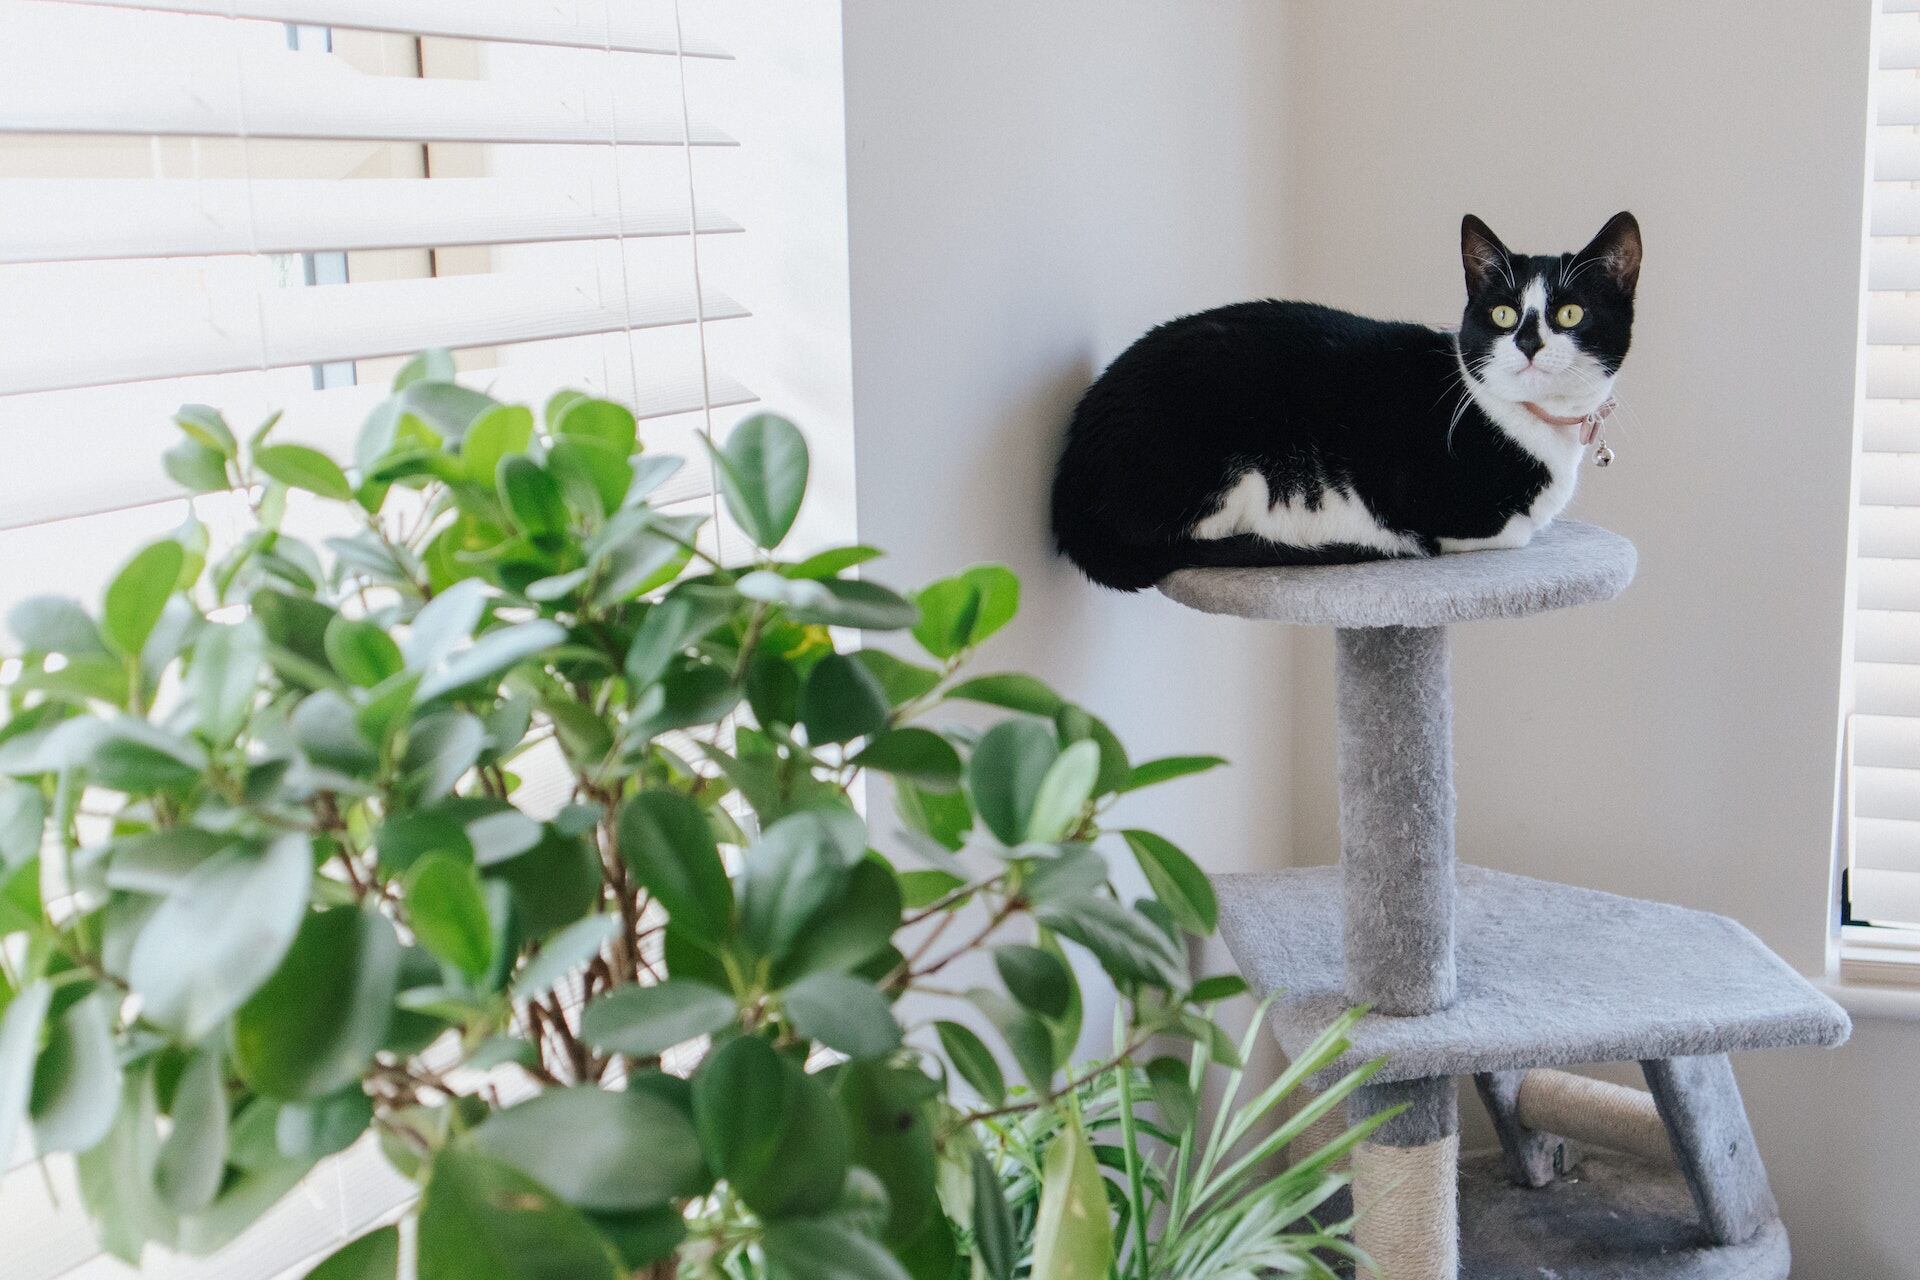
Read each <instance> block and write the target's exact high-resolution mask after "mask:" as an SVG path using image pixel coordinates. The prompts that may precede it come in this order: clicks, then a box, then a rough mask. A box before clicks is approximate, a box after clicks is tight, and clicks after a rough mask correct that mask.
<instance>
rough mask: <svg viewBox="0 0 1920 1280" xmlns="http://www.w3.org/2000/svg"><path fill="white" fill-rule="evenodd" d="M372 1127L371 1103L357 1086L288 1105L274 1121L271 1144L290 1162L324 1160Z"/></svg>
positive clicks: (344, 1148) (281, 1109) (348, 1145)
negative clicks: (309, 1100)
mask: <svg viewBox="0 0 1920 1280" xmlns="http://www.w3.org/2000/svg"><path fill="white" fill-rule="evenodd" d="M372 1123H373V1100H372V1099H371V1098H369V1097H367V1095H366V1092H365V1090H363V1089H361V1087H360V1086H359V1085H358V1084H353V1085H349V1086H347V1087H346V1088H344V1089H339V1090H336V1091H335V1092H333V1093H330V1094H328V1095H327V1096H326V1097H324V1098H315V1099H314V1100H313V1101H311V1102H289V1103H287V1104H286V1105H285V1106H283V1107H281V1108H280V1112H279V1114H278V1115H277V1116H275V1117H274V1124H273V1143H274V1148H275V1150H277V1151H278V1152H279V1153H280V1154H281V1155H283V1156H285V1157H287V1158H288V1159H290V1160H301V1161H312V1160H323V1159H325V1158H326V1157H328V1156H330V1155H337V1154H338V1153H339V1152H342V1151H345V1150H346V1149H347V1148H348V1147H350V1146H352V1145H353V1144H354V1143H355V1142H357V1141H359V1139H360V1135H361V1134H363V1133H365V1132H366V1131H367V1127H368V1126H369V1125H371V1124H372Z"/></svg>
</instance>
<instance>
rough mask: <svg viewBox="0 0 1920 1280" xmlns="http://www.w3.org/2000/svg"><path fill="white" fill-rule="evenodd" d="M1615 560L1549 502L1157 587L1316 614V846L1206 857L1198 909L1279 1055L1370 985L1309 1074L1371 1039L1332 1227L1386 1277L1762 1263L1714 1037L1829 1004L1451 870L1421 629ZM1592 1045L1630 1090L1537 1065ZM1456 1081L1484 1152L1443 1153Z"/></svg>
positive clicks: (1500, 612) (1450, 811) (1449, 1141)
mask: <svg viewBox="0 0 1920 1280" xmlns="http://www.w3.org/2000/svg"><path fill="white" fill-rule="evenodd" d="M1634 563H1635V555H1634V550H1633V545H1632V544H1631V543H1629V542H1628V541H1627V540H1626V539H1624V538H1621V537H1619V536H1617V535H1615V534H1612V533H1609V532H1607V531H1606V530H1604V529H1599V528H1595V527H1594V526H1592V525H1585V524H1578V523H1573V522H1567V521H1563V522H1560V523H1558V524H1555V525H1553V526H1552V527H1550V528H1549V529H1547V530H1546V531H1545V532H1544V533H1542V534H1540V535H1539V536H1538V537H1536V538H1535V539H1534V541H1533V542H1532V544H1531V545H1529V546H1527V547H1524V548H1519V549H1515V550H1506V551H1480V552H1473V553H1470V554H1464V555H1451V556H1442V557H1438V558H1436V559H1431V560H1396V561H1380V562H1375V563H1367V564H1356V565H1340V566H1318V567H1304V568H1286V569H1189V570H1184V571H1182V572H1179V573H1175V574H1173V575H1172V576H1170V577H1168V578H1167V579H1166V580H1165V581H1164V582H1162V583H1161V584H1160V590H1161V591H1162V592H1163V593H1165V594H1166V595H1167V596H1169V597H1171V598H1172V599H1174V600H1177V601H1179V602H1180V603H1181V604H1184V605H1188V606H1190V607H1192V608H1195V609H1200V610H1203V611H1205V612H1208V613H1219V614H1232V615H1235V616H1238V617H1243V618H1253V619H1261V620H1266V621H1277V622H1287V623H1294V624H1298V625H1305V626H1331V627H1333V628H1335V645H1336V665H1335V679H1336V684H1337V710H1338V721H1339V746H1338V757H1339V780H1340V865H1339V866H1338V867H1314V868H1308V869H1302V870H1292V871H1281V872H1273V873H1261V874H1254V875H1236V876H1226V877H1222V878H1221V880H1220V886H1219V887H1220V895H1219V896H1220V902H1221V915H1220V927H1221V932H1222V934H1223V935H1224V937H1225V938H1226V941H1227V945H1228V947H1229V949H1230V950H1231V951H1232V952H1233V955H1234V958H1235V960H1236V961H1237V962H1238V963H1239V965H1240V969H1241V971H1242V973H1243V974H1244V975H1245V976H1246V978H1247V980H1248V982H1249V983H1250V984H1251V985H1252V986H1253V987H1254V988H1256V989H1257V990H1258V991H1260V992H1261V993H1263V994H1264V993H1267V992H1273V991H1278V992H1280V993H1281V994H1280V995H1279V997H1278V999H1277V1000H1276V1002H1275V1004H1274V1007H1273V1013H1272V1022H1273V1031H1274V1034H1275V1037H1276V1038H1277V1039H1278V1040H1279V1042H1280V1045H1281V1048H1282V1049H1283V1050H1284V1051H1285V1052H1286V1053H1287V1054H1288V1055H1289V1056H1292V1055H1295V1054H1298V1053H1299V1052H1300V1051H1301V1050H1303V1049H1304V1048H1305V1047H1306V1046H1307V1045H1308V1043H1310V1042H1311V1041H1312V1039H1313V1038H1314V1036H1315V1035H1316V1034H1317V1033H1319V1032H1320V1031H1321V1030H1323V1029H1324V1028H1325V1027H1326V1026H1327V1024H1328V1023H1330V1022H1331V1021H1332V1020H1333V1019H1334V1018H1335V1017H1336V1016H1337V1015H1338V1014H1340V1013H1341V1012H1342V1011H1343V1010H1345V1009H1346V1008H1347V1007H1348V1005H1350V1004H1365V1005H1369V1006H1371V1009H1372V1012H1371V1013H1369V1014H1368V1015H1367V1016H1366V1017H1365V1018H1364V1019H1362V1020H1361V1022H1360V1023H1359V1025H1358V1026H1357V1028H1356V1029H1355V1031H1354V1033H1353V1036H1352V1039H1353V1048H1352V1049H1351V1051H1349V1052H1348V1053H1347V1054H1346V1055H1344V1056H1343V1057H1342V1058H1341V1059H1340V1061H1338V1062H1336V1063H1334V1064H1333V1065H1332V1066H1331V1067H1329V1068H1328V1069H1327V1070H1326V1071H1324V1072H1322V1073H1321V1075H1320V1076H1319V1077H1318V1078H1317V1080H1316V1083H1317V1084H1320V1085H1324V1084H1326V1083H1329V1082H1331V1081H1332V1080H1333V1079H1336V1078H1337V1077H1338V1076H1339V1075H1340V1074H1342V1073H1344V1072H1345V1071H1347V1070H1349V1069H1351V1068H1352V1067H1354V1066H1357V1065H1359V1064H1360V1063H1362V1062H1366V1061H1369V1060H1371V1059H1373V1058H1384V1059H1385V1066H1384V1067H1383V1068H1382V1069H1381V1071H1380V1072H1379V1074H1378V1075H1376V1076H1374V1077H1373V1080H1372V1082H1371V1083H1370V1084H1368V1085H1367V1086H1365V1087H1364V1088H1363V1089H1361V1090H1360V1091H1359V1092H1358V1093H1356V1094H1355V1095H1353V1098H1352V1100H1351V1102H1350V1104H1349V1113H1350V1115H1351V1116H1353V1117H1354V1118H1358V1117H1360V1116H1364V1115H1372V1114H1375V1113H1377V1112H1379V1111H1381V1110H1383V1109H1385V1108H1386V1107H1388V1106H1390V1105H1394V1104H1399V1103H1405V1104H1406V1110H1405V1111H1403V1112H1402V1113H1400V1114H1399V1115H1398V1116H1396V1117H1395V1118H1394V1119H1393V1120H1391V1121H1389V1122H1388V1123H1387V1124H1386V1125H1384V1126H1383V1127H1381V1128H1380V1129H1379V1130H1377V1131H1376V1132H1375V1133H1374V1134H1373V1135H1372V1137H1371V1139H1370V1140H1369V1141H1367V1142H1365V1143H1363V1144H1362V1145H1361V1146H1360V1147H1359V1149H1358V1150H1356V1151H1355V1153H1354V1160H1353V1176H1354V1186H1353V1193H1354V1202H1355V1206H1356V1208H1357V1209H1358V1210H1359V1211H1360V1214H1361V1218H1360V1223H1359V1226H1358V1229H1357V1237H1358V1240H1359V1242H1360V1244H1361V1245H1362V1246H1363V1247H1364V1248H1366V1249H1367V1250H1368V1252H1369V1253H1371V1254H1372V1256H1373V1257H1374V1259H1375V1261H1376V1262H1377V1263H1378V1264H1379V1266H1380V1269H1381V1272H1382V1274H1383V1275H1384V1276H1385V1277H1387V1280H1453V1278H1454V1277H1457V1276H1465V1277H1467V1278H1468V1280H1522V1277H1524V1278H1525V1280H1541V1278H1542V1277H1555V1278H1557V1280H1629V1278H1631V1280H1677V1278H1680V1277H1685V1278H1686V1280H1785V1277H1786V1275H1787V1266H1788V1250H1787V1236H1786V1231H1785V1229H1784V1228H1783V1227H1782V1226H1781V1224H1780V1220H1779V1215H1778V1210H1777V1208H1776V1206H1775V1203H1774V1200H1773V1195H1772V1192H1771V1191H1770V1190H1769V1189H1768V1185H1767V1175H1766V1170H1765V1168H1764V1167H1763V1166H1762V1165H1761V1162H1760V1157H1759V1153H1758V1151H1757V1150H1756V1149H1755V1147H1754V1141H1753V1134H1752V1131H1751V1130H1750V1129H1749V1128H1748V1125H1747V1117H1746V1111H1745V1108H1744V1106H1743V1105H1742V1103H1741V1100H1740V1091H1739V1088H1738V1087H1737V1085H1736V1084H1735V1083H1734V1077H1733V1069H1732V1067H1731V1065H1730V1064H1729V1062H1728V1058H1727V1055H1728V1054H1729V1053H1730V1052H1733V1051H1736V1050H1742V1049H1761V1048H1773V1047H1779V1046H1784V1045H1833V1044H1838V1043H1840V1042H1841V1041H1843V1040H1845V1039H1846V1037H1847V1034H1848V1031H1849V1026H1848V1022H1847V1017H1846V1015H1845V1014H1844V1013H1843V1012H1842V1011H1841V1010H1840V1009H1839V1007H1838V1006H1836V1005H1835V1004H1834V1003H1833V1002H1832V1001H1830V1000H1828V999H1827V998H1826V997H1825V996H1823V995H1821V994H1820V993H1819V992H1818V991H1816V990H1815V989H1814V988H1813V987H1812V985H1810V984H1809V983H1808V982H1807V981H1806V980H1805V979H1804V978H1802V977H1801V976H1800V975H1799V974H1797V973H1795V972H1794V971H1793V970H1792V969H1790V968H1788V967H1787V965H1786V964H1785V963H1784V962H1782V961H1781V960H1780V959H1779V958H1778V957H1776V956H1775V955H1774V954H1773V953H1772V952H1770V951H1769V950H1767V948H1766V946H1765V945H1764V944H1763V943H1761V942H1760V940H1759V939H1758V938H1756V937H1754V936H1753V934H1751V933H1749V932H1748V931H1747V930H1746V929H1744V928H1742V927H1741V926H1740V925H1738V924H1736V923H1735V922H1733V921H1732V920H1729V919H1726V918H1725V917H1722V916H1716V915H1710V914H1707V913H1705V912H1700V911H1690V910H1685V909H1682V908H1679V907H1673V906H1666V905H1663V904H1660V903H1654V902H1643V901H1640V900H1637V899H1632V898H1622V897H1617V896H1615V895H1613V894H1607V893H1599V892H1595V891H1593V890H1589V889H1579V888H1574V887H1571V886H1567V885H1559V884H1551V883H1548V882H1546V881H1542V880H1534V879H1529V878H1527V877H1524V876H1517V875H1508V874H1504V873H1501V872H1496V871H1490V870H1486V869H1483V868H1479V867H1472V866H1464V867H1463V866H1456V863H1455V857H1454V789H1453V750H1452V715H1453V708H1452V701H1451V697H1450V694H1449V689H1448V678H1447V644H1448V641H1447V627H1448V625H1449V624H1451V623H1456V622H1471V621H1476V620H1480V619H1493V618H1515V617H1521V616H1523V615H1526V614H1531V613H1539V612H1542V611H1544V610H1548V609H1562V608H1567V607H1570V606H1573V605H1580V604H1589V603H1592V602H1595V601H1601V600H1608V599H1611V598H1612V597H1614V596H1616V595H1618V594H1619V593H1620V592H1621V591H1623V590H1624V589H1625V588H1626V586H1627V584H1628V582H1630V581H1631V580H1632V578H1633V571H1634ZM1600 1062H1639V1063H1640V1064H1641V1068H1642V1071H1643V1073H1644V1076H1645V1079H1646V1082H1647V1085H1648V1090H1647V1091H1644V1092H1643V1091H1641V1090H1637V1089H1629V1088H1625V1087H1623V1086H1618V1085H1611V1084H1605V1083H1602V1082H1600V1081H1596V1080H1591V1079H1588V1078H1586V1077H1582V1076H1576V1075H1571V1074H1568V1073H1565V1072H1561V1071H1555V1070H1551V1069H1550V1068H1553V1067H1556V1066H1564V1065H1570V1064H1575V1063H1600ZM1463 1075H1470V1076H1472V1077H1473V1079H1474V1083H1475V1085H1476V1088H1477V1092H1478V1093H1479V1095H1480V1097H1481V1099H1482V1101H1483V1102H1484V1103H1485V1105H1486V1107H1487V1109H1488V1112H1489V1113H1490V1115H1491V1117H1492V1119H1493V1123H1494V1128H1495V1131H1496V1132H1497V1134H1498V1136H1499V1139H1500V1145H1501V1150H1500V1152H1498V1153H1496V1154H1494V1155H1492V1156H1489V1157H1485V1158H1474V1159H1469V1160H1467V1161H1466V1162H1465V1163H1462V1162H1461V1161H1460V1157H1459V1113H1458V1107H1457V1097H1456V1087H1455V1083H1454V1081H1455V1078H1456V1077H1458V1076H1463ZM1570 1139H1571V1140H1573V1141H1574V1142H1576V1143H1579V1144H1582V1145H1577V1146H1576V1145H1573V1144H1572V1143H1570V1142H1569V1140H1570ZM1588 1146H1591V1147H1593V1148H1599V1149H1596V1150H1591V1151H1587V1150H1585V1148H1586V1147H1588ZM1600 1149H1604V1150H1600Z"/></svg>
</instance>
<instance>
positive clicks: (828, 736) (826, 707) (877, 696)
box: [800, 653, 887, 746]
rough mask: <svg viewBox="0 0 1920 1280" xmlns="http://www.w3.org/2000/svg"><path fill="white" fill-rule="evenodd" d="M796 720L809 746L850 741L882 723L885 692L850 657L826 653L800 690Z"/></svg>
mask: <svg viewBox="0 0 1920 1280" xmlns="http://www.w3.org/2000/svg"><path fill="white" fill-rule="evenodd" d="M800 721H801V723H802V724H804V725H805V726H806V729H807V741H808V742H809V743H811V744H813V745H816V746H818V745H820V744H822V743H828V742H851V741H852V740H853V739H855V738H861V737H865V736H866V735H867V734H870V733H873V732H876V731H877V730H879V729H882V728H884V727H885V726H886V723H887V694H886V690H884V689H882V688H881V687H880V682H879V681H878V680H876V679H874V678H873V674H872V673H871V672H869V671H868V670H867V669H866V668H865V667H863V666H861V665H860V664H859V663H858V662H855V661H854V660H853V659H852V658H849V657H847V656H846V655H845V654H841V653H830V654H828V655H827V656H826V657H824V658H822V659H820V661H818V662H816V663H815V664H814V665H813V670H812V671H810V672H808V673H807V680H806V684H805V685H803V686H802V687H801V690H800Z"/></svg>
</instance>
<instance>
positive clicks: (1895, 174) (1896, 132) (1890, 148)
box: [1873, 125, 1920, 182]
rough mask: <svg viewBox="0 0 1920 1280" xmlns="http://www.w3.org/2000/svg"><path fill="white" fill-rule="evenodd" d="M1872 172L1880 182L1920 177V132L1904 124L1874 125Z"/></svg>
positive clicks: (1919, 178) (1911, 179)
mask: <svg viewBox="0 0 1920 1280" xmlns="http://www.w3.org/2000/svg"><path fill="white" fill-rule="evenodd" d="M1873 176H1874V177H1875V178H1877V179H1879V180H1880V181H1883V182H1887V181H1909V182H1911V181H1915V180H1920V132H1917V131H1915V130H1914V129H1912V128H1910V127H1908V126H1905V125H1895V126H1889V125H1880V126H1876V127H1875V129H1874V131H1873Z"/></svg>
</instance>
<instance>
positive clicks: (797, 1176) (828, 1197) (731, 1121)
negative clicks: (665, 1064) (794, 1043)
mask: <svg viewBox="0 0 1920 1280" xmlns="http://www.w3.org/2000/svg"><path fill="white" fill-rule="evenodd" d="M693 1107H694V1117H695V1119H696V1121H697V1122H698V1124H699V1127H700V1140H701V1144H702V1145H703V1146H704V1147H705V1149H706V1152H707V1157H708V1160H709V1162H710V1163H711V1165H712V1166H713V1171H714V1172H715V1173H716V1174H718V1175H719V1176H720V1177H722V1178H725V1179H726V1180H727V1182H728V1183H729V1184H730V1185H731V1186H732V1187H733V1190H734V1192H735V1194H737V1195H738V1196H739V1197H740V1198H741V1199H742V1200H744V1201H746V1202H747V1204H748V1206H749V1207H751V1208H753V1209H754V1210H755V1211H757V1212H758V1213H760V1214H761V1215H762V1216H763V1217H767V1218H778V1217H784V1216H786V1215H788V1214H817V1213H822V1212H824V1211H825V1210H826V1209H828V1208H829V1207H830V1206H832V1205H833V1203H834V1202H835V1201H836V1200H838V1199H839V1197H840V1188H841V1186H842V1185H843V1184H844V1183H845V1182H846V1178H847V1168H848V1162H849V1159H850V1155H849V1143H848V1138H847V1132H846V1125H845V1122H844V1120H843V1119H842V1118H841V1115H840V1109H839V1107H838V1106H836V1105H835V1103H834V1101H833V1097H832V1095H831V1094H829V1093H828V1092H827V1090H826V1089H825V1087H823V1086H822V1085H821V1083H820V1082H819V1081H818V1080H816V1079H815V1078H814V1077H812V1076H809V1075H807V1074H806V1073H805V1072H804V1071H803V1070H801V1068H800V1067H799V1065H798V1064H796V1063H794V1062H792V1061H790V1060H788V1059H785V1058H782V1057H781V1056H780V1055H779V1054H777V1053H775V1052H774V1050H773V1047H772V1046H771V1045H769V1044H768V1043H767V1042H766V1041H765V1040H762V1039H760V1038H759V1037H757V1036H741V1037H739V1038H737V1039H734V1040H730V1041H728V1042H727V1043H726V1044H724V1045H722V1046H721V1047H720V1048H718V1049H716V1050H715V1051H714V1052H712V1053H710V1054H709V1055H707V1059H706V1061H705V1062H703V1063H701V1065H700V1070H699V1071H698V1072H697V1073H696V1074H695V1075H694V1077H693Z"/></svg>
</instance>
